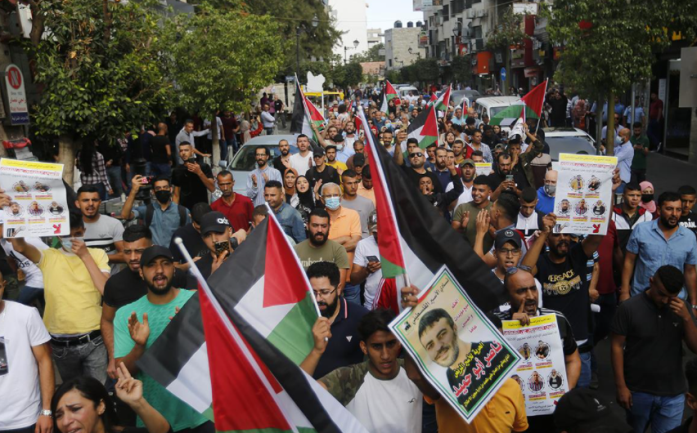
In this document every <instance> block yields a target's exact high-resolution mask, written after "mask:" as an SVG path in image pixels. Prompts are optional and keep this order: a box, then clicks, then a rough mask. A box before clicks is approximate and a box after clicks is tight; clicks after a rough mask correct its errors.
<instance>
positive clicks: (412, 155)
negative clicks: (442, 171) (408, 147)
mask: <svg viewBox="0 0 697 433" xmlns="http://www.w3.org/2000/svg"><path fill="white" fill-rule="evenodd" d="M415 156H418V157H419V158H421V157H422V156H424V154H423V153H421V152H417V153H410V154H409V158H413V157H415Z"/></svg>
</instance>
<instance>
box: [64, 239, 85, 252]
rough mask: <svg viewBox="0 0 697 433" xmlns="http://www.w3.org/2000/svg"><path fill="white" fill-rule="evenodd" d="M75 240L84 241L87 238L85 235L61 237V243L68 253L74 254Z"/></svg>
mask: <svg viewBox="0 0 697 433" xmlns="http://www.w3.org/2000/svg"><path fill="white" fill-rule="evenodd" d="M73 240H79V241H83V242H84V240H85V238H83V237H79V238H76V237H73V236H64V237H62V238H61V245H63V249H64V250H65V252H66V253H70V254H73Z"/></svg>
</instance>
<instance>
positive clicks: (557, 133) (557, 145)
mask: <svg viewBox="0 0 697 433" xmlns="http://www.w3.org/2000/svg"><path fill="white" fill-rule="evenodd" d="M544 132H545V142H546V143H547V144H548V145H549V156H550V157H551V158H552V161H559V154H560V153H575V154H579V155H597V154H598V149H597V148H596V146H595V140H594V139H593V137H591V136H590V135H589V134H588V133H586V132H585V131H584V130H582V129H578V128H571V127H559V128H544Z"/></svg>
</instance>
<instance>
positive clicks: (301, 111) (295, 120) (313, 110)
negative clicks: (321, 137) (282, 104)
mask: <svg viewBox="0 0 697 433" xmlns="http://www.w3.org/2000/svg"><path fill="white" fill-rule="evenodd" d="M325 123H326V120H325V119H324V116H323V115H322V112H321V111H319V110H318V109H317V107H315V104H313V103H312V101H310V100H309V99H308V98H307V97H306V96H305V93H304V92H303V89H302V87H300V81H299V80H298V77H297V76H296V77H295V102H294V104H293V116H292V117H291V121H290V132H292V133H295V134H305V135H307V136H308V137H314V139H315V142H318V140H317V137H315V132H314V130H313V129H312V126H311V125H312V124H314V125H315V126H316V127H317V129H318V130H320V131H321V130H322V129H323V128H324V125H325Z"/></svg>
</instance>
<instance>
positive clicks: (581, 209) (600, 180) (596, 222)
mask: <svg viewBox="0 0 697 433" xmlns="http://www.w3.org/2000/svg"><path fill="white" fill-rule="evenodd" d="M616 166H617V158H615V157H614V156H593V155H576V154H571V153H562V154H560V155H559V164H558V170H559V177H558V179H557V192H556V196H555V197H554V213H555V214H556V215H557V225H556V226H555V227H554V232H555V233H572V234H578V235H586V234H588V235H590V234H593V235H604V234H606V233H607V225H608V220H609V217H610V212H612V172H613V170H614V169H615V167H616Z"/></svg>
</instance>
